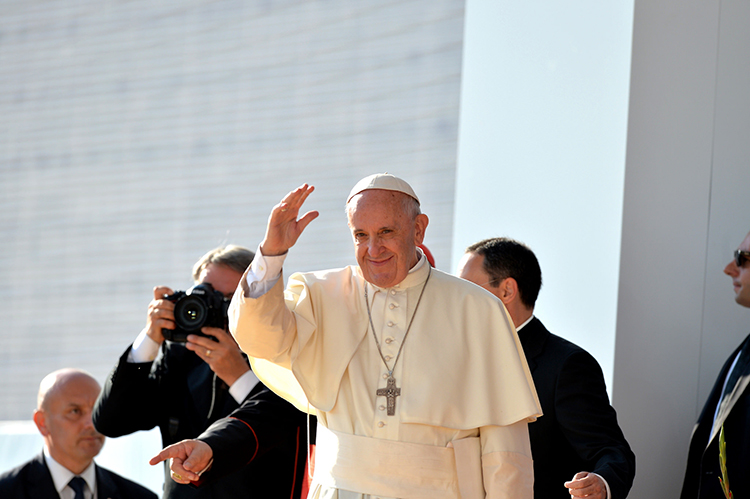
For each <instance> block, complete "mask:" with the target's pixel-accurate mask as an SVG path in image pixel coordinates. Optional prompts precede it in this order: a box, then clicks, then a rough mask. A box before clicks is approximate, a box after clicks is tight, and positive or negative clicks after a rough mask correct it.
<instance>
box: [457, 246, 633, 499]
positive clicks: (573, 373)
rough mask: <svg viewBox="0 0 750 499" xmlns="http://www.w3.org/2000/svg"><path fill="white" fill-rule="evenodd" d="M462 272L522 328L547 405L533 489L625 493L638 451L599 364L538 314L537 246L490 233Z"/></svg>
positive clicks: (551, 493)
mask: <svg viewBox="0 0 750 499" xmlns="http://www.w3.org/2000/svg"><path fill="white" fill-rule="evenodd" d="M459 275H460V276H461V277H463V278H464V279H467V280H469V281H472V282H473V283H475V284H478V285H479V286H481V287H483V288H484V289H486V290H487V291H489V292H490V293H492V294H494V295H495V296H496V297H498V298H499V299H500V301H502V302H503V304H504V305H505V307H506V309H507V310H508V313H509V314H510V317H511V319H512V320H513V324H514V325H515V326H516V330H517V331H518V337H519V339H520V340H521V345H522V346H523V350H524V354H525V355H526V361H527V362H528V364H529V369H530V370H531V376H532V378H533V380H534V385H535V386H536V391H537V395H538V396H539V401H540V403H541V405H542V413H543V416H542V417H540V418H539V419H538V420H537V421H535V422H534V423H531V424H529V437H530V440H531V455H532V457H533V459H534V497H539V498H544V499H550V498H556V497H557V498H561V499H562V498H566V499H568V498H569V497H571V496H572V497H587V498H588V499H625V497H627V495H628V492H629V491H630V487H631V486H632V484H633V478H634V477H635V455H634V454H633V452H632V451H631V450H630V446H629V445H628V443H627V441H626V440H625V436H624V435H623V433H622V430H621V429H620V427H619V426H618V424H617V415H616V413H615V410H614V409H613V408H612V406H611V405H610V403H609V398H608V396H607V391H606V386H605V383H604V376H603V375H602V370H601V368H600V367H599V364H598V363H597V362H596V360H595V359H594V358H593V357H592V356H591V355H590V354H589V353H588V352H586V351H585V350H583V349H582V348H580V347H578V346H576V345H574V344H573V343H571V342H569V341H567V340H565V339H563V338H561V337H559V336H556V335H554V334H551V333H550V332H549V331H547V329H546V328H545V327H544V325H542V323H541V322H540V321H539V319H537V318H536V317H534V304H535V303H536V298H537V295H538V294H539V289H540V288H541V286H542V271H541V269H540V268H539V262H538V261H537V259H536V256H535V255H534V253H533V252H532V251H531V250H530V249H529V248H528V247H527V246H525V245H524V244H521V243H519V242H517V241H514V240H512V239H508V238H493V239H486V240H483V241H480V242H478V243H475V244H473V245H471V246H469V247H468V248H467V249H466V254H465V255H464V256H463V259H462V260H461V263H460V266H459Z"/></svg>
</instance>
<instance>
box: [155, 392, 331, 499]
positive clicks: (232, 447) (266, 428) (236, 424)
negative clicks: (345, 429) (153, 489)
mask: <svg viewBox="0 0 750 499" xmlns="http://www.w3.org/2000/svg"><path fill="white" fill-rule="evenodd" d="M279 403H282V404H284V403H286V402H284V401H283V400H282V399H281V398H279V397H275V396H274V398H271V397H266V400H258V398H257V397H256V398H255V399H248V400H246V401H245V402H244V403H243V404H242V405H241V406H240V408H239V409H237V410H236V411H234V412H233V413H232V414H230V415H229V416H228V417H226V418H222V419H220V420H218V421H216V422H215V423H214V424H212V425H211V426H210V427H209V428H208V429H207V430H206V431H204V432H203V433H202V434H201V435H199V436H198V438H195V439H189V440H183V441H182V442H178V443H176V444H172V445H170V446H169V447H166V448H165V449H163V450H162V451H161V452H160V453H159V454H158V455H156V456H155V457H154V458H152V459H151V461H150V464H151V465H155V464H158V463H160V462H162V461H166V460H167V459H169V460H170V461H169V463H170V468H171V470H172V479H173V480H174V481H176V482H178V483H183V484H193V485H197V486H202V485H203V484H205V483H211V482H213V481H215V480H218V479H220V478H221V477H223V476H225V475H226V474H228V473H231V472H233V471H234V470H236V469H238V468H239V467H241V466H242V465H243V464H244V463H248V462H251V461H252V460H253V459H254V458H255V456H256V455H257V454H258V452H259V450H262V449H263V448H264V447H267V446H268V444H267V443H266V442H265V441H266V440H270V441H271V442H273V440H274V439H277V438H280V437H282V436H283V435H277V433H278V432H279V428H280V425H279V424H278V421H276V420H274V417H273V415H274V414H281V413H282V412H281V411H275V410H274V409H273V407H272V406H273V405H275V404H279ZM269 415H270V417H269ZM316 425H317V419H316V418H315V416H310V422H309V427H310V439H309V442H310V451H311V453H313V454H314V449H315V445H314V442H315V427H316ZM299 438H304V431H300V432H299ZM308 458H309V462H308V465H309V464H310V462H312V461H313V460H314V459H313V458H312V456H311V455H308V456H305V455H300V456H297V459H299V460H300V461H301V462H304V461H306V460H307V459H308ZM279 471H280V470H274V469H269V470H268V473H269V474H268V477H269V478H270V477H275V478H276V479H287V480H289V479H291V480H293V481H294V482H295V484H296V485H295V490H296V489H297V488H299V489H300V494H295V497H301V498H305V497H307V492H308V491H309V487H310V482H311V479H312V476H311V473H307V474H302V475H299V474H298V475H297V476H293V477H287V478H284V477H283V476H280V475H279ZM258 486H259V487H265V488H270V487H273V486H274V485H273V480H267V481H266V483H261V484H259V485H258ZM261 497H267V496H266V495H263V494H261Z"/></svg>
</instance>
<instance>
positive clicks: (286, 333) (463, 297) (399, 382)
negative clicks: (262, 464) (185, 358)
mask: <svg viewBox="0 0 750 499" xmlns="http://www.w3.org/2000/svg"><path fill="white" fill-rule="evenodd" d="M312 191H313V187H312V186H308V185H303V186H301V187H299V188H297V189H296V190H294V191H292V192H290V193H289V194H287V195H286V197H284V199H283V200H282V201H281V203H279V204H278V205H276V206H274V208H273V210H272V211H271V215H270V217H269V220H268V227H267V230H266V235H265V238H264V240H263V242H262V243H261V244H260V246H259V249H258V252H257V254H256V257H255V259H254V260H253V263H252V265H251V266H250V268H249V269H248V271H247V272H246V274H245V277H244V278H243V280H242V283H241V286H240V287H239V288H238V290H237V292H236V293H235V295H234V298H233V299H232V305H231V307H230V330H231V331H232V332H233V334H234V336H235V338H236V340H237V342H238V343H239V345H240V346H241V347H242V349H243V350H244V351H245V352H246V353H247V354H248V355H249V356H250V357H251V364H252V367H253V371H254V372H255V374H256V375H257V376H258V377H259V378H260V379H261V380H262V381H263V382H264V383H265V384H266V385H267V386H269V387H270V388H271V389H273V390H274V391H275V392H276V393H278V394H279V395H281V396H282V397H284V398H286V399H287V400H289V401H290V402H291V403H293V404H295V405H296V406H297V407H298V408H300V409H301V410H303V411H308V412H311V413H314V414H316V415H317V416H318V422H319V423H318V433H317V446H316V455H315V472H314V476H313V484H312V488H311V490H310V495H309V496H308V497H310V498H327V499H328V498H330V499H335V498H338V499H350V498H365V497H378V498H425V499H427V498H429V499H440V498H463V499H472V498H475V497H489V498H515V499H518V498H531V497H532V496H533V493H532V485H533V470H532V462H531V449H530V446H529V435H528V429H527V423H528V422H531V421H534V420H535V419H536V417H537V416H539V415H540V414H541V409H540V406H539V402H538V400H537V397H536V392H535V390H534V385H533V382H532V380H531V375H530V374H529V370H528V367H527V365H526V361H525V358H524V355H523V352H522V350H521V346H520V343H519V340H518V337H517V335H516V332H515V329H514V327H513V323H512V322H511V321H510V320H509V318H508V315H507V313H506V311H505V309H504V307H503V305H502V303H501V302H500V301H498V300H497V299H496V298H495V297H494V296H493V295H491V294H490V293H488V292H486V291H485V290H483V289H482V288H480V287H479V286H476V285H474V284H472V283H470V282H468V281H464V280H462V279H459V278H457V277H454V276H451V275H448V274H446V273H444V272H441V271H439V270H436V269H433V268H431V267H430V265H429V263H428V262H427V259H426V258H425V256H424V254H423V253H422V251H421V250H420V249H419V248H418V247H417V246H418V245H419V244H421V243H422V241H423V239H424V235H425V229H426V228H427V223H428V218H427V216H426V215H424V214H422V213H420V204H419V199H418V198H417V195H416V194H415V193H414V191H413V189H412V188H411V187H410V186H409V184H407V183H406V182H405V181H403V180H401V179H399V178H397V177H394V176H393V175H389V174H377V175H372V176H369V177H366V178H364V179H362V180H361V181H360V182H358V183H357V185H356V186H355V187H354V189H352V191H351V193H350V195H349V198H348V200H347V203H346V213H347V217H348V222H349V228H350V229H351V233H352V238H353V239H354V249H355V254H356V258H357V264H358V265H356V266H349V267H346V268H343V269H335V270H328V271H321V272H310V273H297V274H293V275H292V276H291V277H290V278H289V283H288V285H287V287H286V289H284V285H283V277H282V272H281V270H282V265H283V262H284V258H285V255H286V254H287V251H288V250H289V249H290V248H291V247H292V246H294V244H295V243H296V241H297V239H298V238H299V236H300V234H301V233H302V231H303V230H304V229H305V227H307V225H308V224H309V223H310V222H311V221H312V220H313V219H315V218H316V217H317V216H318V213H317V212H315V211H310V212H307V213H305V214H304V215H303V216H301V217H299V218H298V216H299V213H300V208H301V207H302V205H303V203H304V202H305V200H306V199H307V197H308V196H309V195H310V193H312Z"/></svg>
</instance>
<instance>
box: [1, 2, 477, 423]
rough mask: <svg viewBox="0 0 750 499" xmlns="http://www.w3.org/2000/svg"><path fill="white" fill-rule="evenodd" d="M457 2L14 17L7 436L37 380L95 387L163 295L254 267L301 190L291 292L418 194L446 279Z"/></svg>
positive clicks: (5, 199) (154, 6)
mask: <svg viewBox="0 0 750 499" xmlns="http://www.w3.org/2000/svg"><path fill="white" fill-rule="evenodd" d="M463 9H464V5H463V2H462V1H455V0H440V1H434V0H432V1H425V0H406V1H398V2H371V1H366V2H364V1H363V2H345V1H262V2H243V1H233V0H218V1H209V0H194V1H186V2H183V1H179V2H178V1H170V2H166V1H156V2H152V1H144V0H136V1H132V2H96V1H84V0H77V1H73V0H64V1H63V0H57V1H48V2H37V1H4V2H2V3H0V116H1V117H2V118H1V119H0V240H1V241H2V244H0V282H2V286H0V316H1V317H3V318H4V321H3V333H2V335H0V400H1V401H2V404H0V420H1V419H26V418H29V417H30V414H31V410H32V408H33V407H34V405H35V392H36V389H37V386H38V383H39V381H40V380H41V378H42V377H43V376H44V375H45V374H46V373H48V372H50V371H52V370H53V369H56V368H59V367H63V366H78V367H82V368H85V369H88V370H90V371H91V372H92V373H93V374H94V375H95V376H97V377H98V378H99V379H100V380H102V379H103V377H104V375H105V374H106V372H107V371H109V369H110V368H111V367H112V366H113V365H114V363H115V361H116V359H117V357H118V356H119V355H120V354H121V352H122V351H123V350H124V349H125V347H126V346H127V345H128V343H129V342H131V341H132V340H133V339H134V338H135V336H136V335H137V333H138V331H139V330H140V329H141V328H142V327H143V323H144V319H145V313H146V306H147V304H148V302H149V301H150V299H151V289H152V287H153V286H155V285H157V284H166V285H170V286H172V287H174V288H176V289H185V287H187V286H189V285H190V284H191V283H190V268H191V266H192V264H193V262H194V261H195V260H197V259H198V258H199V257H200V256H201V255H202V254H203V253H204V252H206V251H207V250H209V249H211V248H213V247H215V246H218V245H220V244H226V243H234V244H241V245H245V246H249V247H251V248H253V249H254V248H255V246H256V245H257V244H258V242H259V241H260V239H261V238H262V236H263V232H264V230H265V222H266V219H267V216H268V210H269V209H270V207H271V206H272V205H274V204H275V203H276V202H278V200H279V199H280V198H281V197H282V196H283V195H284V194H285V193H286V192H287V191H289V190H290V189H292V188H294V187H296V186H297V185H299V184H301V183H303V182H310V183H312V184H314V185H315V186H316V187H317V190H316V192H315V194H314V195H313V197H311V198H310V199H309V201H308V204H309V206H310V208H311V209H317V210H320V211H321V217H320V218H319V219H318V220H316V221H315V222H314V223H313V224H312V225H311V226H310V227H309V228H308V230H307V232H306V233H305V235H304V236H303V237H302V238H301V240H300V241H299V248H298V250H296V251H294V252H293V253H292V254H291V255H290V257H289V260H288V262H289V263H288V265H287V269H288V270H295V269H297V270H303V269H304V270H314V269H319V268H327V267H331V266H342V265H346V264H349V263H351V262H352V261H353V254H352V249H351V242H350V236H349V234H348V230H347V228H346V224H345V218H344V215H343V203H344V200H345V197H346V194H347V193H348V191H349V189H350V188H351V186H352V185H353V184H354V182H356V180H358V179H359V178H361V177H362V176H364V175H367V174H370V173H374V172H376V171H386V170H387V171H389V172H392V173H395V174H398V175H401V176H403V177H404V178H406V179H407V180H409V181H410V182H411V183H412V184H413V186H414V187H415V189H416V190H417V192H418V193H419V195H420V197H421V198H422V200H423V208H424V211H425V212H426V213H428V214H429V215H430V216H431V223H430V227H429V229H428V233H427V240H426V243H427V245H428V246H429V247H430V249H431V250H432V251H433V253H434V255H435V257H436V259H437V261H438V265H439V266H440V264H444V266H445V267H444V268H447V267H448V266H449V261H450V238H451V232H452V211H453V179H454V175H455V161H456V142H457V123H458V104H459V86H460V70H461V51H462V36H463Z"/></svg>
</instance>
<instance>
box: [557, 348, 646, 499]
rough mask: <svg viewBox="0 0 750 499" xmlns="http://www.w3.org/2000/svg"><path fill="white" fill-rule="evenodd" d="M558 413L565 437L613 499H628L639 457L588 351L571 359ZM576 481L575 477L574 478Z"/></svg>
mask: <svg viewBox="0 0 750 499" xmlns="http://www.w3.org/2000/svg"><path fill="white" fill-rule="evenodd" d="M555 393H556V398H555V411H556V415H557V420H558V422H559V424H560V428H561V431H562V432H563V435H564V436H565V438H566V439H567V440H568V442H569V443H570V444H571V446H572V447H573V448H574V449H575V451H576V452H577V453H578V455H579V456H580V457H581V458H582V459H583V460H584V461H585V462H589V463H595V466H594V469H590V470H580V471H589V472H594V473H596V474H598V475H600V476H602V477H603V478H604V479H605V480H606V481H607V483H608V484H609V487H610V491H611V492H612V498H613V499H624V498H625V497H626V496H627V494H628V492H629V491H630V487H631V486H632V485H633V478H634V477H635V455H634V454H633V452H632V451H631V450H630V446H629V445H628V442H627V441H626V440H625V436H624V435H623V433H622V430H621V429H620V427H619V425H618V424H617V414H616V412H615V410H614V408H612V406H611V405H610V403H609V398H608V397H607V391H606V385H605V383H604V376H603V374H602V370H601V368H600V367H599V364H598V363H597V362H596V360H595V359H594V358H593V357H592V356H591V355H590V354H589V353H588V352H586V351H585V350H578V351H576V352H574V353H572V354H571V355H570V356H568V357H567V358H566V359H565V361H564V363H563V366H562V369H561V370H560V374H559V377H558V381H557V387H556V390H555ZM570 478H572V477H570Z"/></svg>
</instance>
